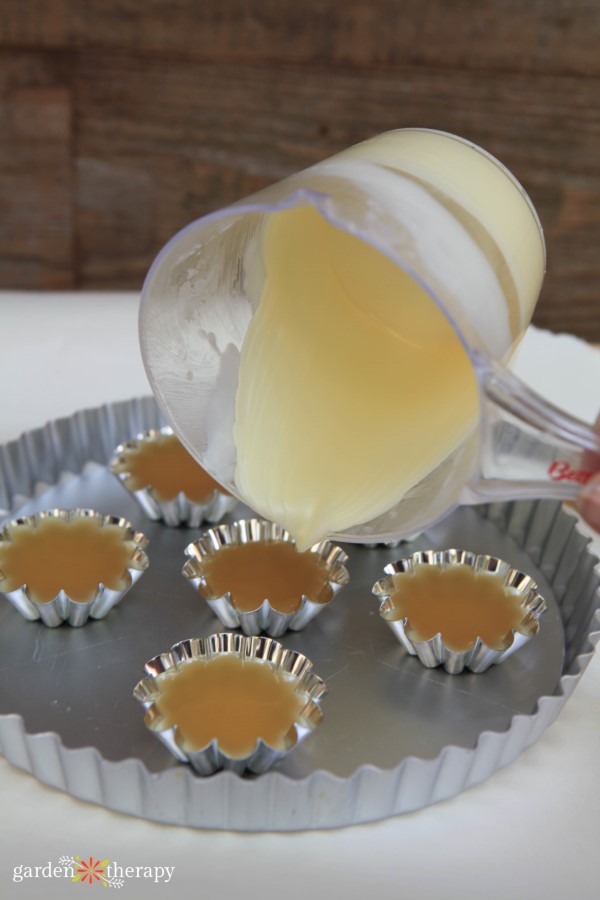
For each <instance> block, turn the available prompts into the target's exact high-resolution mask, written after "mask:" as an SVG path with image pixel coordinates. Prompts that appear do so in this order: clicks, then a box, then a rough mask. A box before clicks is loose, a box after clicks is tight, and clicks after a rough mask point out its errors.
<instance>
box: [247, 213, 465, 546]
mask: <svg viewBox="0 0 600 900" xmlns="http://www.w3.org/2000/svg"><path fill="white" fill-rule="evenodd" d="M262 253H263V263H264V270H265V272H266V278H265V280H264V286H263V289H262V295H261V297H260V303H259V305H258V309H257V312H256V313H255V316H254V318H253V319H252V321H251V323H250V326H249V328H248V331H247V334H246V337H245V340H244V344H243V347H242V352H241V363H240V373H239V384H238V390H237V397H236V410H235V425H234V440H235V444H236V447H237V468H236V471H235V484H236V487H237V489H238V491H239V493H240V494H241V496H243V497H244V498H245V500H246V502H248V503H249V504H250V505H251V506H253V507H254V508H255V509H257V510H258V511H259V512H260V513H261V514H262V515H264V516H266V517H268V518H270V519H272V520H274V521H275V522H277V523H278V524H280V525H282V526H283V527H284V528H286V529H287V530H288V531H289V532H290V533H291V534H292V536H293V537H294V538H295V539H296V542H297V544H298V547H299V549H300V550H304V549H306V548H308V547H310V546H311V545H312V544H313V543H315V542H316V541H318V540H320V539H321V538H323V537H324V536H325V535H327V534H330V533H332V532H343V531H344V530H346V529H347V528H350V527H352V526H354V525H356V524H357V523H361V522H366V521H369V520H370V519H372V518H374V517H375V516H377V515H379V514H380V513H382V512H384V511H385V510H387V509H389V508H390V507H391V506H393V505H395V504H396V503H397V502H398V501H400V499H401V498H402V496H403V495H404V494H405V493H406V491H407V490H409V489H410V488H411V487H413V486H414V485H415V484H416V483H418V482H419V481H420V480H421V479H422V478H424V477H425V476H426V475H427V474H428V473H429V472H431V471H432V470H433V469H435V468H436V467H437V466H438V465H439V464H440V463H441V462H442V461H443V460H444V459H445V458H446V457H447V456H448V455H449V454H450V453H451V452H452V451H453V450H454V449H455V448H456V447H457V446H458V444H459V443H460V442H461V441H463V440H464V438H465V436H466V435H467V434H468V433H469V432H470V430H471V429H472V428H473V427H474V426H475V424H476V422H477V416H478V395H477V382H476V378H475V375H474V373H473V370H472V368H471V364H470V361H469V358H468V356H467V353H466V351H465V350H464V348H463V347H462V345H461V343H460V341H459V339H458V337H457V335H456V333H455V332H454V330H453V328H452V327H451V325H450V323H449V322H448V320H447V319H446V317H445V316H444V315H443V313H442V312H441V311H440V310H439V309H438V307H437V306H436V305H435V304H434V302H433V301H432V300H431V298H430V297H429V296H428V294H427V293H426V292H425V291H424V290H423V289H422V288H421V287H420V286H419V285H418V284H417V282H416V281H414V280H413V279H412V278H410V277H409V276H408V275H407V274H406V273H405V272H404V271H403V270H402V269H400V268H399V267H398V266H397V265H395V264H394V263H393V262H392V261H391V260H389V259H388V258H387V257H386V256H384V255H383V254H382V253H380V252H378V251H377V250H375V249H374V248H373V247H371V246H370V245H369V244H367V243H365V242H364V241H361V240H359V239H358V238H357V237H354V236H353V235H351V234H348V233H347V232H345V231H342V230H341V229H339V228H336V227H334V226H333V225H331V224H330V223H329V222H328V221H326V219H324V218H323V217H322V216H321V215H320V214H319V213H318V212H317V210H316V209H314V208H313V207H311V206H301V207H297V208H294V209H291V210H287V211H284V212H279V213H275V214H272V215H271V216H270V217H269V218H268V220H267V221H266V224H265V226H264V234H263V238H262Z"/></svg>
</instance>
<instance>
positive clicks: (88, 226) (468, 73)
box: [0, 0, 600, 341]
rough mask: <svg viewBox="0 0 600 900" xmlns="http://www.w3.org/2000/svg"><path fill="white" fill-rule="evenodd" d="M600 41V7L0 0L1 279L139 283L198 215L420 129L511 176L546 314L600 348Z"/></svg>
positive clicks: (477, 1) (453, 1)
mask: <svg viewBox="0 0 600 900" xmlns="http://www.w3.org/2000/svg"><path fill="white" fill-rule="evenodd" d="M598 47H600V3H599V2H598V0H528V2H525V0H429V2H426V0H345V2H341V0H338V2H336V0H305V2H298V0H294V2H292V0H254V3H252V2H249V0H219V2H213V0H204V2H202V0H0V211H1V215H0V287H1V288H9V287H10V288H51V289H57V288H77V289H79V288H83V289H85V288H106V289H110V288H124V287H126V288H133V289H137V288H139V287H140V285H141V282H142V280H143V277H144V274H145V272H146V270H147V268H148V265H149V264H150V262H151V260H152V259H153V257H154V255H155V254H156V252H157V251H158V250H159V249H160V247H161V246H162V244H163V243H164V242H165V241H166V240H167V239H168V238H169V237H170V236H171V235H172V234H173V232H174V231H176V230H177V229H179V228H180V227H181V226H183V225H184V224H186V223H187V222H188V221H190V220H191V219H193V218H196V217H198V216H200V215H202V214H204V213H206V212H208V211H210V210H212V209H215V208H217V207H219V206H222V205H224V204H226V203H228V202H230V201H232V200H235V199H238V198H240V197H242V196H244V195H246V194H248V193H250V192H252V191H254V190H257V189H258V188H260V187H262V186H264V185H266V184H269V183H270V182H272V181H275V180H277V179H279V178H281V177H283V176H285V175H286V174H288V173H290V172H293V171H295V170H297V169H300V168H303V167H305V166H306V165H308V164H310V163H312V162H315V161H317V160H319V159H322V158H324V157H326V156H329V155H331V154H332V153H334V152H336V151H337V150H340V149H342V148H343V147H346V146H348V145H350V144H352V143H355V142H357V141H359V140H362V139H364V138H366V137H368V136H370V135H373V134H376V133H378V132H380V131H384V130H387V129H390V128H398V127H403V126H409V125H418V126H424V127H433V128H441V129H446V130H448V131H452V132H455V133H457V134H461V135H463V136H465V137H467V138H470V139H472V140H474V141H475V142H477V143H479V144H481V145H482V146H484V147H486V148H487V149H488V150H490V151H491V152H492V153H494V154H495V155H497V156H498V157H499V158H500V159H501V160H502V161H503V162H505V163H506V164H507V165H508V166H509V168H511V169H512V170H513V171H514V173H515V174H516V175H517V177H518V178H519V179H520V180H521V181H522V183H523V184H524V186H525V188H526V189H527V190H528V191H529V193H530V194H531V196H532V198H533V201H534V203H535V205H536V207H537V208H538V211H539V213H540V217H541V219H542V223H543V225H544V230H545V233H546V239H547V243H548V273H547V276H546V282H545V285H544V288H543V291H542V296H541V299H540V302H539V304H538V309H537V311H536V317H535V321H536V322H537V324H539V325H540V326H543V327H548V328H551V329H553V330H556V331H560V330H566V331H570V332H572V333H574V334H578V335H580V336H582V337H585V338H587V339H588V340H594V341H600V301H599V299H598V284H599V281H600V279H599V276H600V102H599V101H600V51H599V50H598Z"/></svg>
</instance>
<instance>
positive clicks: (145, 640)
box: [0, 398, 600, 831]
mask: <svg viewBox="0 0 600 900" xmlns="http://www.w3.org/2000/svg"><path fill="white" fill-rule="evenodd" d="M161 424H162V422H161V418H160V414H159V412H158V410H157V407H156V405H155V403H154V401H153V400H152V399H151V398H144V399H142V400H134V401H129V402H125V403H116V404H112V405H109V406H105V407H101V408H99V409H95V410H88V411H84V412H81V413H78V414H76V415H75V416H73V417H70V418H67V419H61V420H58V421H56V422H54V423H51V424H50V425H47V426H45V427H44V428H40V429H37V430H35V431H31V432H28V433H27V434H25V435H24V436H23V437H22V438H21V439H20V440H18V441H14V442H12V443H10V444H7V445H5V446H3V447H1V448H0V509H3V510H4V511H5V514H6V517H7V518H8V517H14V516H15V515H17V514H18V515H21V514H25V513H32V512H36V511H38V510H42V509H49V508H52V507H57V506H60V507H62V508H70V507H75V506H90V507H93V508H96V509H99V510H100V511H102V512H105V513H107V514H111V515H120V516H123V517H125V518H127V519H128V520H129V521H131V522H132V523H133V524H134V526H136V527H138V528H139V527H142V528H143V530H144V531H145V533H146V534H147V536H148V537H149V539H150V545H149V556H150V570H149V572H148V573H147V574H146V577H145V578H143V579H141V580H140V581H139V582H138V583H137V584H136V585H135V586H134V587H133V588H132V590H131V593H130V595H129V597H128V602H127V603H126V604H122V606H119V607H117V608H116V609H115V610H113V612H112V613H111V615H110V616H108V617H107V618H106V619H103V620H100V621H97V622H93V623H91V624H90V625H89V626H88V627H86V628H84V629H69V628H67V627H64V628H63V627H60V628H55V629H47V628H44V627H43V626H41V625H39V623H36V622H26V621H24V620H23V619H22V618H21V616H19V615H18V613H17V612H16V611H15V610H14V609H13V608H12V606H11V605H10V604H9V603H8V602H6V603H5V604H4V605H2V606H0V654H1V660H2V670H3V677H2V679H1V681H0V749H1V751H2V753H3V754H4V756H5V757H6V758H7V759H8V760H9V761H10V762H11V763H13V764H14V765H15V766H18V767H20V768H22V769H25V770H27V771H29V772H31V773H32V774H33V775H34V776H35V777H36V778H37V779H39V780H40V781H41V782H43V783H45V784H48V785H51V786H53V787H56V788H58V789H59V790H63V791H67V792H68V793H70V794H72V795H73V796H75V797H78V798H80V799H82V800H86V801H89V802H93V803H98V804H102V805H104V806H106V807H107V808H109V809H113V810H116V811H118V812H122V813H128V814H131V815H135V816H141V817H144V818H147V819H150V820H154V821H158V822H163V823H174V824H180V825H186V826H190V827H197V828H222V829H235V830H247V831H260V830H278V831H286V830H300V829H312V828H332V827H339V826H345V825H351V824H355V823H359V822H367V821H371V820H375V819H382V818H385V817H388V816H393V815H398V814H400V813H404V812H409V811H412V810H417V809H419V808H421V807H424V806H427V805H429V804H433V803H436V802H437V801H440V800H445V799H448V798H449V797H452V796H454V795H455V794H457V793H459V792H460V791H462V790H464V789H466V788H468V787H470V786H471V785H475V784H477V783H479V782H481V781H483V780H484V779H485V778H487V777H489V776H490V775H492V774H493V773H494V772H495V771H496V770H497V769H499V768H501V767H503V766H505V765H508V764H509V763H510V762H511V761H512V760H513V759H514V758H515V757H516V756H518V754H519V753H521V752H522V751H523V750H524V749H525V748H526V747H528V746H530V745H531V744H533V743H534V742H535V741H537V740H538V739H539V738H540V737H541V736H542V734H543V732H544V731H545V729H546V728H547V727H548V726H549V725H550V724H551V723H552V721H553V720H554V719H555V718H556V716H557V715H558V713H559V712H560V710H561V708H562V707H563V705H564V704H565V702H566V701H567V699H568V698H569V696H570V695H571V693H572V691H573V689H574V687H575V686H576V684H577V682H578V681H579V678H580V677H581V674H582V672H583V671H584V669H585V667H586V665H587V664H588V662H589V660H590V658H591V655H592V653H593V648H594V645H595V643H596V641H597V640H598V637H599V636H600V631H599V628H600V625H599V620H598V611H599V608H600V597H599V590H598V588H599V585H600V571H598V570H597V569H596V564H597V563H598V560H597V558H596V557H595V556H594V555H593V554H591V553H590V552H589V550H588V549H587V544H588V542H589V541H588V539H587V538H586V537H585V536H584V535H583V534H581V533H580V532H579V531H578V530H577V526H576V521H575V519H574V518H573V517H572V516H570V515H569V514H567V513H565V512H564V511H563V510H562V509H561V507H560V505H559V504H558V503H555V502H548V501H543V502H541V501H527V502H520V503H509V504H494V505H491V506H486V507H481V508H478V509H475V508H468V509H467V508H465V509H461V510H458V511H457V512H456V513H454V514H453V515H452V516H450V517H449V518H448V519H446V520H445V521H444V522H442V523H441V524H439V525H437V526H436V527H435V528H433V529H431V530H430V531H429V532H426V533H424V534H422V535H420V536H419V537H418V538H417V539H416V540H415V542H414V544H413V545H411V550H418V549H427V548H431V549H442V548H444V547H448V546H460V547H464V548H468V549H470V550H472V551H473V552H476V553H489V554H492V555H496V556H500V557H501V558H503V559H505V560H507V561H508V562H510V564H511V565H512V566H514V567H515V568H518V569H520V570H521V571H524V572H527V573H528V574H530V575H531V576H532V578H533V579H534V580H535V581H536V582H537V583H538V585H539V588H540V591H541V593H542V594H543V595H544V597H545V598H546V600H547V602H548V607H549V608H548V611H547V612H546V613H545V615H544V617H543V622H542V627H541V629H540V634H539V635H538V637H536V638H535V640H532V641H531V642H530V643H529V644H528V645H527V646H526V647H523V648H522V649H521V650H520V652H519V653H516V654H514V655H513V656H512V657H511V658H510V659H508V660H506V662H505V663H503V665H502V666H495V667H493V668H492V669H490V670H489V671H488V672H486V673H485V674H484V675H474V674H465V673H463V674H461V675H459V676H452V675H448V674H447V673H445V672H444V671H443V670H440V669H425V668H423V667H422V666H421V665H420V664H419V662H418V661H417V660H415V659H414V658H413V657H411V656H409V655H408V654H407V653H406V651H405V650H404V649H403V648H402V646H401V645H400V644H399V643H398V641H397V640H396V638H395V637H394V635H393V634H392V633H391V632H390V630H389V629H388V628H387V626H386V625H385V623H384V622H382V621H381V619H380V618H379V614H378V609H377V607H378V604H377V600H376V599H375V598H374V597H373V596H372V595H371V588H372V586H373V584H374V583H375V581H377V580H378V579H379V578H380V577H381V576H382V574H383V568H384V566H385V565H386V564H387V563H389V562H392V561H393V560H394V559H396V558H397V556H398V550H397V549H386V548H376V549H369V548H365V547H361V546H357V545H345V549H346V550H347V552H348V553H349V561H348V564H347V566H348V569H349V571H350V576H351V581H350V584H349V585H348V586H347V587H346V588H345V589H344V592H343V593H342V594H341V595H340V597H339V598H338V601H337V602H336V603H335V604H333V605H332V606H331V608H330V609H328V610H325V611H324V612H323V615H321V616H319V617H317V618H316V619H315V620H314V622H312V623H310V624H309V625H308V626H307V627H306V629H304V630H303V631H302V632H297V633H288V634H286V635H285V636H284V637H283V638H282V639H281V643H282V644H283V645H284V646H286V647H289V648H290V649H292V650H297V651H299V652H301V653H304V654H305V655H307V656H308V657H309V658H310V659H311V660H312V662H313V664H314V667H315V671H318V672H319V675H320V676H321V677H322V678H323V680H324V681H325V682H326V684H327V686H328V689H329V694H328V696H327V698H326V699H325V700H324V702H323V712H324V721H323V724H322V725H321V726H320V728H319V731H318V733H317V734H315V735H314V739H313V740H311V741H307V742H306V743H305V744H303V745H301V746H300V747H298V748H297V750H296V751H295V753H294V754H290V756H289V757H287V758H285V759H284V760H282V761H281V762H280V763H278V764H277V765H276V766H275V768H274V769H272V770H271V771H269V772H267V773H265V774H264V775H260V776H257V777H252V776H251V777H247V776H244V777H240V776H238V775H236V774H234V773H231V772H220V773H217V774H215V775H213V776H211V777H210V778H199V777H196V776H194V775H193V774H192V773H191V772H190V771H189V770H188V769H187V768H186V767H184V766H183V765H181V764H179V763H177V762H176V761H175V760H173V759H172V757H171V756H170V754H169V752H168V751H167V749H166V748H164V747H163V746H162V745H161V744H159V743H158V742H157V741H155V740H154V739H153V737H152V735H150V734H148V732H147V730H146V728H145V726H144V723H143V715H141V714H140V709H139V705H138V704H137V703H136V701H135V700H134V699H133V697H132V689H133V687H134V686H135V684H136V682H137V681H138V679H139V673H140V670H141V669H143V666H144V663H145V661H146V660H148V659H150V658H151V657H153V656H154V655H156V653H159V652H160V651H161V650H162V649H164V647H165V646H168V645H169V644H173V643H176V642H177V641H180V640H184V639H186V638H188V637H190V636H207V635H208V634H211V633H216V632H218V631H220V630H222V625H221V623H220V622H219V621H218V619H216V618H215V617H214V616H213V614H212V612H211V611H210V609H208V608H206V609H202V607H199V605H198V602H197V598H196V596H195V595H194V592H193V591H190V589H189V585H188V584H187V583H186V581H185V579H184V578H183V577H182V575H181V566H182V564H183V561H184V559H185V557H184V548H185V546H187V544H188V543H189V541H190V530H189V529H174V528H166V527H164V526H163V525H161V524H160V523H148V522H147V521H146V520H145V518H144V517H143V513H142V512H141V511H140V510H139V508H138V507H137V505H136V504H135V501H134V500H133V499H132V498H131V497H129V495H128V494H127V493H126V492H125V491H124V490H123V489H122V487H121V486H120V484H119V483H118V482H117V481H116V479H114V477H113V476H112V475H111V474H110V473H109V472H108V469H107V468H106V463H107V462H108V460H109V459H110V456H111V454H112V451H113V449H114V447H115V446H117V445H118V444H119V443H121V442H123V441H125V440H127V439H128V438H129V437H130V436H131V435H135V434H137V433H139V432H140V431H144V430H147V429H149V428H152V427H157V426H160V425H161ZM244 515H249V511H248V510H247V509H246V508H245V507H242V506H240V507H238V509H237V510H235V511H234V512H233V513H232V514H231V519H233V518H239V517H240V516H244ZM200 533H201V530H200V529H198V536H199V535H200ZM192 537H193V535H192ZM13 675H14V677H13Z"/></svg>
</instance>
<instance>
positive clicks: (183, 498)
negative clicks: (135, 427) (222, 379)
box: [109, 425, 238, 528]
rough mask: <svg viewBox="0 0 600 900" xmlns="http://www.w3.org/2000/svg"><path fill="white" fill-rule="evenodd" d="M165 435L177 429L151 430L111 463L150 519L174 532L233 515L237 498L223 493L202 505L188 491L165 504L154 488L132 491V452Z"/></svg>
mask: <svg viewBox="0 0 600 900" xmlns="http://www.w3.org/2000/svg"><path fill="white" fill-rule="evenodd" d="M161 435H164V436H167V437H170V436H172V435H173V429H172V428H169V426H167V425H165V426H164V427H163V428H151V429H149V430H148V431H144V432H142V433H141V434H138V435H137V437H135V438H133V439H132V440H130V441H126V442H125V443H123V444H119V446H118V447H117V448H116V449H115V451H114V453H113V456H112V459H111V460H110V463H109V468H110V471H111V472H112V473H113V475H115V477H116V478H118V479H119V481H120V482H121V484H122V485H123V487H124V488H125V489H126V490H127V491H128V492H129V493H130V494H131V496H132V497H134V498H135V499H136V500H137V502H138V504H139V505H140V506H141V508H142V510H143V511H144V513H145V514H146V516H147V517H148V518H149V519H151V520H152V521H153V522H163V523H164V524H165V525H168V526H170V527H174V528H177V527H178V526H180V525H186V526H187V527H188V528H199V527H200V526H201V525H202V523H203V522H210V523H216V522H220V521H221V520H222V519H223V518H224V516H226V515H227V513H230V512H231V511H232V510H233V509H235V507H236V506H237V505H238V501H237V499H236V498H235V497H232V496H230V495H229V494H225V493H223V492H222V491H219V490H213V491H211V493H210V494H208V495H207V497H206V500H205V501H204V502H202V503H199V502H197V501H195V500H192V499H191V498H190V497H188V496H187V494H185V492H184V491H180V492H179V493H178V494H177V496H175V497H173V498H172V499H170V500H165V499H162V498H161V497H160V496H159V494H158V493H157V491H156V489H155V488H154V487H153V486H152V485H151V484H148V485H145V486H144V487H142V488H139V489H137V490H135V489H131V488H130V487H129V484H130V483H131V479H132V472H131V471H130V469H129V466H128V462H127V454H128V452H133V451H136V450H139V449H140V447H141V446H142V445H143V444H144V443H146V442H148V441H156V440H158V439H159V438H160V436H161Z"/></svg>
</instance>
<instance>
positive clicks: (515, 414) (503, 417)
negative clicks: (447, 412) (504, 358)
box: [460, 356, 600, 504]
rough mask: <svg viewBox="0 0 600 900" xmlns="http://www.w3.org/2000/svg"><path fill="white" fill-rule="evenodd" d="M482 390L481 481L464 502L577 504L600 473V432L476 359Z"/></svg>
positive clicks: (465, 494)
mask: <svg viewBox="0 0 600 900" xmlns="http://www.w3.org/2000/svg"><path fill="white" fill-rule="evenodd" d="M474 365H475V369H476V371H477V375H478V379H479V384H480V390H481V404H482V410H481V432H480V435H481V437H480V441H481V444H480V472H479V476H478V477H477V478H475V479H473V480H472V481H471V482H470V483H469V484H467V485H466V486H465V488H464V490H463V494H462V495H461V498H460V502H461V503H467V504H469V503H486V502H495V501H500V500H519V499H532V498H554V499H562V500H572V499H574V498H575V497H576V496H577V494H578V492H579V490H580V489H581V488H582V487H583V485H584V484H586V483H587V482H588V481H589V480H590V478H591V477H592V475H593V474H594V472H597V471H598V470H600V433H598V432H597V431H595V430H594V427H593V425H591V424H589V423H587V422H583V421H582V420H581V419H577V418H575V417H574V416H571V415H570V414H569V413H567V412H565V410H563V409H560V408H559V407H557V406H555V405H554V404H553V403H550V402H549V401H548V400H545V399H544V398H543V397H541V396H540V395H539V394H537V393H536V392H535V391H533V390H532V389H531V388H530V387H528V386H527V385H526V384H525V383H524V382H522V381H521V380H520V379H519V378H517V377H516V376H515V375H513V373H512V372H509V371H508V370H507V369H505V368H504V367H503V366H501V365H500V364H499V363H497V362H495V361H494V360H491V359H489V358H484V357H483V356H481V357H479V356H475V359H474Z"/></svg>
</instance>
